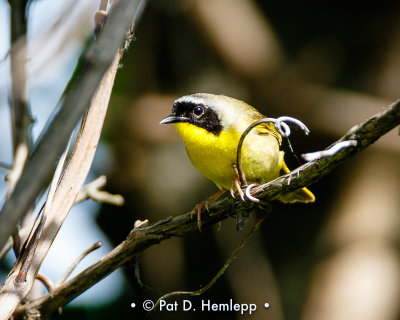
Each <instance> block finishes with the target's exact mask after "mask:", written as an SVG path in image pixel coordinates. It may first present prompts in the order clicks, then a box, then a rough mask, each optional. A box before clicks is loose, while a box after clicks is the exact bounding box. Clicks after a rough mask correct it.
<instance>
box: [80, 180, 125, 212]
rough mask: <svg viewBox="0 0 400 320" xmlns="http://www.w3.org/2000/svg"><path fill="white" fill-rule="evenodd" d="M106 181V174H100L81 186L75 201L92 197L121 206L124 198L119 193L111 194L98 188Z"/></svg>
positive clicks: (95, 199)
mask: <svg viewBox="0 0 400 320" xmlns="http://www.w3.org/2000/svg"><path fill="white" fill-rule="evenodd" d="M106 183H107V178H106V176H100V177H98V178H97V179H95V180H93V181H92V182H90V183H88V184H87V185H85V186H83V188H82V190H81V191H80V192H79V194H78V196H77V197H76V200H75V203H79V202H82V201H85V200H87V199H92V200H94V201H98V202H104V203H109V204H113V205H115V206H122V205H123V204H124V201H125V200H124V198H123V197H122V196H121V195H119V194H111V193H108V192H106V191H101V190H99V189H100V188H102V187H104V186H105V185H106Z"/></svg>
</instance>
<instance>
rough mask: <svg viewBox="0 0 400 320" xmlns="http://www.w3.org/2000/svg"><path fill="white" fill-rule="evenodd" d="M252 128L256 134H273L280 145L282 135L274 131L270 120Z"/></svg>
mask: <svg viewBox="0 0 400 320" xmlns="http://www.w3.org/2000/svg"><path fill="white" fill-rule="evenodd" d="M254 130H256V132H257V134H259V135H267V134H268V135H272V136H274V137H275V138H276V139H277V140H278V142H279V145H281V143H282V137H281V135H280V134H279V133H278V131H276V129H275V127H274V124H273V123H271V122H266V123H262V124H260V125H258V126H257V127H255V128H254Z"/></svg>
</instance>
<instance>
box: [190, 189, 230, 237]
mask: <svg viewBox="0 0 400 320" xmlns="http://www.w3.org/2000/svg"><path fill="white" fill-rule="evenodd" d="M225 191H226V190H225V189H221V190H218V191H217V192H216V193H214V194H213V195H211V196H210V197H208V198H207V199H206V200H204V201H202V202H200V203H199V204H197V205H196V206H195V207H194V208H193V210H192V213H191V217H192V218H193V216H194V215H196V216H197V227H198V228H199V231H201V211H202V210H203V208H206V209H207V211H208V206H209V205H210V204H211V203H213V202H214V201H215V200H217V199H218V198H219V197H220V196H221V195H222V194H223V193H224V192H225Z"/></svg>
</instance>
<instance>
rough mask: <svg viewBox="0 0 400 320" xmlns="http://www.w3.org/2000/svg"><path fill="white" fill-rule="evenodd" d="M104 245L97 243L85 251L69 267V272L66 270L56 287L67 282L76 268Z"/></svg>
mask: <svg viewBox="0 0 400 320" xmlns="http://www.w3.org/2000/svg"><path fill="white" fill-rule="evenodd" d="M102 245H103V243H102V242H101V241H97V242H95V243H93V244H92V245H91V246H90V247H89V248H87V249H86V250H85V251H83V252H82V253H81V254H80V255H79V256H78V257H77V258H76V259H75V260H74V261H73V262H72V263H71V265H70V266H69V267H68V269H67V270H65V272H64V274H63V275H62V276H61V277H60V279H58V281H57V283H56V287H58V286H59V285H60V284H62V283H63V282H65V280H67V278H68V277H69V276H70V274H71V273H72V272H73V271H74V270H75V268H76V267H77V266H78V264H79V263H80V262H81V261H82V260H83V259H84V258H85V257H86V256H87V255H88V254H89V253H91V252H93V251H94V250H96V249H98V248H100V247H101V246H102Z"/></svg>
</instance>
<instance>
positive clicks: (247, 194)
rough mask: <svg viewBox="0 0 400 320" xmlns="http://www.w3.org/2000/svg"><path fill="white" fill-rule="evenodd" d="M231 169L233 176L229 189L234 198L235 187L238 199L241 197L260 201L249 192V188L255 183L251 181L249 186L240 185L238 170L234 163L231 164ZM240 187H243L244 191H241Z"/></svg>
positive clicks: (243, 199)
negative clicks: (233, 172)
mask: <svg viewBox="0 0 400 320" xmlns="http://www.w3.org/2000/svg"><path fill="white" fill-rule="evenodd" d="M233 170H234V171H235V178H234V179H233V183H232V188H231V189H230V192H231V195H232V197H233V198H236V197H235V188H236V190H237V192H238V194H239V196H240V199H242V201H246V199H247V200H250V201H251V202H260V200H259V199H257V198H256V197H253V196H252V195H251V194H250V192H251V189H252V188H254V187H255V186H256V185H257V184H254V183H253V184H251V185H249V186H242V185H241V181H240V177H239V171H238V169H237V166H236V165H235V164H234V165H233ZM242 188H245V191H244V192H243V190H242Z"/></svg>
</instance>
